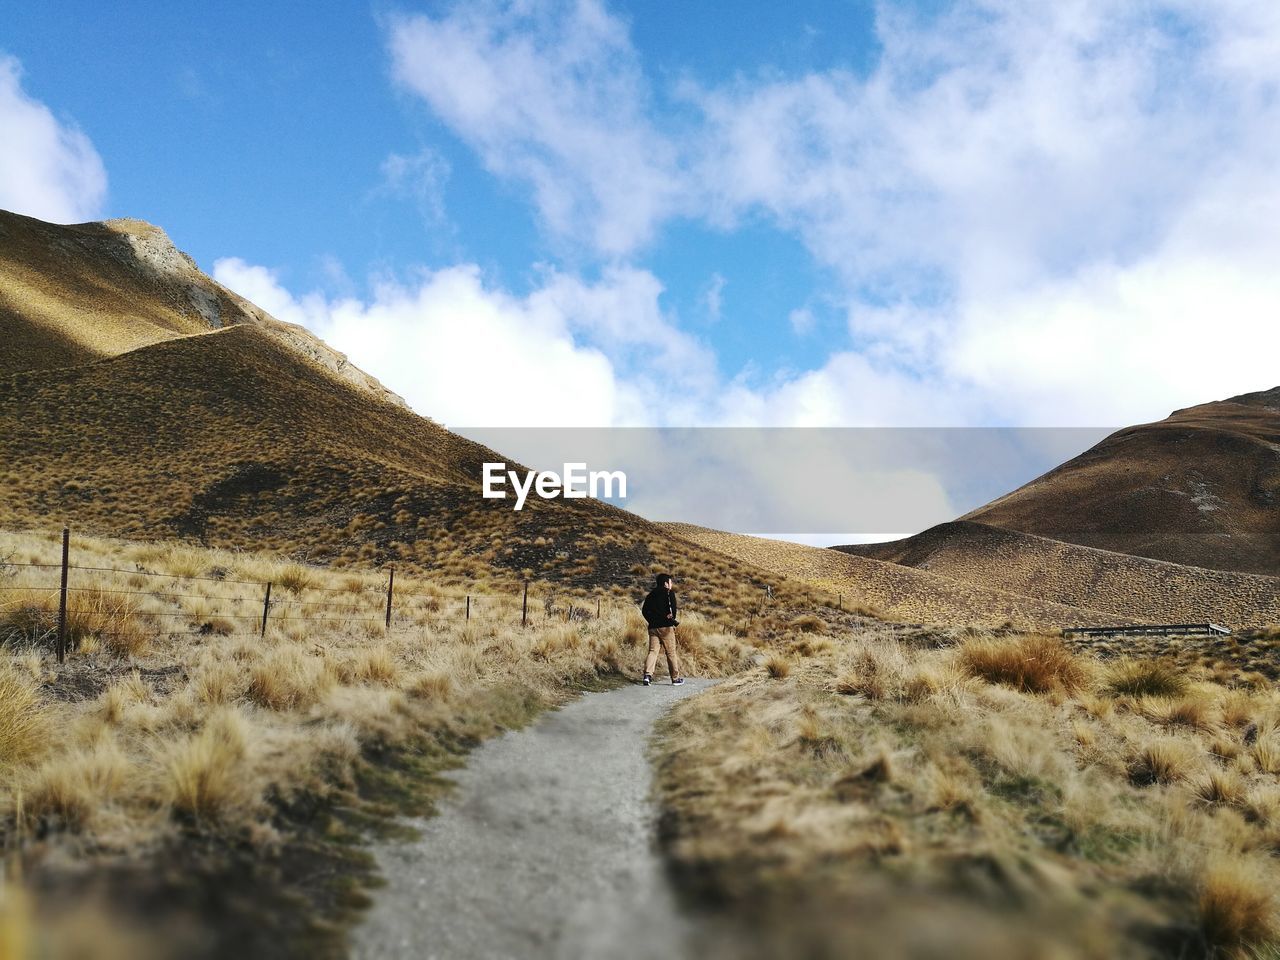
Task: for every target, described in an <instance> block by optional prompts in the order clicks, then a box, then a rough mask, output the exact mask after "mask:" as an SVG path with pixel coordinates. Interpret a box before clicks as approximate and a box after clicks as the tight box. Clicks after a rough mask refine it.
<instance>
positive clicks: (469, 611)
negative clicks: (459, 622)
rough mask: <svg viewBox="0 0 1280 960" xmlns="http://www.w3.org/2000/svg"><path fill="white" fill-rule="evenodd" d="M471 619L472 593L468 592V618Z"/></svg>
mask: <svg viewBox="0 0 1280 960" xmlns="http://www.w3.org/2000/svg"><path fill="white" fill-rule="evenodd" d="M470 619H471V594H469V593H468V594H467V620H470Z"/></svg>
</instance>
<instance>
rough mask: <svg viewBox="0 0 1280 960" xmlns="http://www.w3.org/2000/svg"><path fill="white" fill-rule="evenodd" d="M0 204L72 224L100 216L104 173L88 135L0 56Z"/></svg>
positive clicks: (8, 59) (13, 63) (13, 61)
mask: <svg viewBox="0 0 1280 960" xmlns="http://www.w3.org/2000/svg"><path fill="white" fill-rule="evenodd" d="M0 132H2V133H3V136H2V138H0V207H3V208H4V209H6V210H12V211H14V212H15V213H22V214H26V215H27V216H31V217H39V218H40V219H42V220H51V221H53V222H55V223H77V222H81V221H85V220H91V219H94V218H96V217H98V216H100V215H101V211H102V202H103V200H104V198H105V197H106V193H107V174H106V170H105V169H104V168H103V165H102V159H101V158H100V157H99V156H98V152H97V151H96V150H95V149H94V147H93V144H92V143H91V142H90V140H89V138H88V137H86V136H85V135H84V134H83V133H82V132H81V131H80V130H78V129H76V128H75V127H74V126H72V125H71V124H69V123H67V122H66V121H60V120H59V119H58V118H57V117H55V116H54V115H53V113H52V112H51V111H50V110H49V108H48V107H47V106H45V105H44V104H43V103H41V102H40V101H38V100H35V99H33V98H31V97H30V96H29V95H28V94H27V93H26V92H25V91H24V90H23V89H22V67H21V65H20V64H19V63H18V61H17V60H16V59H14V58H13V57H9V56H4V55H0Z"/></svg>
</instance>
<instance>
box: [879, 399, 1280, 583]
mask: <svg viewBox="0 0 1280 960" xmlns="http://www.w3.org/2000/svg"><path fill="white" fill-rule="evenodd" d="M960 519H962V520H975V521H978V522H980V523H983V524H987V525H988V526H993V527H1003V528H1004V529H1006V530H1017V531H1021V532H1022V533H1030V534H1034V535H1036V536H1041V537H1049V538H1051V539H1053V540H1061V541H1065V542H1066V543H1075V544H1080V545H1082V546H1087V547H1097V548H1099V549H1102V550H1111V551H1114V552H1116V553H1128V554H1132V555H1134V556H1139V557H1149V558H1151V559H1153V560H1166V561H1168V562H1170V563H1179V564H1184V565H1187V566H1192V567H1207V568H1210V569H1213V570H1233V571H1238V572H1242V573H1255V574H1263V575H1266V576H1280V387H1277V388H1275V389H1272V390H1268V391H1265V392H1262V393H1251V394H1245V395H1243V396H1239V397H1233V398H1231V399H1230V400H1223V401H1219V402H1215V403H1205V404H1202V405H1200V406H1196V407H1190V408H1188V409H1186V410H1179V411H1177V412H1175V413H1173V414H1172V415H1170V416H1169V417H1168V418H1166V419H1164V420H1161V421H1159V422H1158V423H1149V424H1144V425H1142V426H1136V427H1128V428H1126V429H1124V430H1120V431H1118V432H1116V433H1114V434H1112V435H1111V436H1109V437H1107V438H1106V439H1105V440H1103V441H1102V442H1101V443H1099V444H1098V445H1097V446H1095V447H1093V448H1092V449H1090V450H1088V451H1086V452H1085V453H1082V454H1081V455H1080V456H1078V457H1076V458H1074V459H1072V460H1069V461H1067V462H1066V463H1064V464H1062V466H1060V467H1057V468H1056V469H1054V470H1051V471H1049V472H1048V473H1047V474H1045V475H1044V476H1043V477H1040V478H1039V479H1036V480H1033V481H1031V482H1030V483H1028V484H1026V485H1025V486H1023V487H1020V488H1019V489H1017V490H1015V491H1013V492H1012V493H1009V494H1007V495H1005V496H1003V497H1001V498H999V499H998V500H995V501H993V502H992V503H989V504H987V505H986V506H984V507H980V508H979V509H977V510H974V511H972V512H971V513H969V514H966V515H965V516H964V517H961V518H960ZM871 555H875V554H871Z"/></svg>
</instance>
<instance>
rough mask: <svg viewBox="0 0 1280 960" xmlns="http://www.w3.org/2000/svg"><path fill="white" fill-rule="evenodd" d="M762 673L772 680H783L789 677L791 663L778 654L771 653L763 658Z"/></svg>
mask: <svg viewBox="0 0 1280 960" xmlns="http://www.w3.org/2000/svg"><path fill="white" fill-rule="evenodd" d="M764 671H765V673H767V674H768V675H769V676H770V677H772V678H773V679H774V680H785V679H786V678H787V677H789V676H791V661H790V660H788V659H787V658H786V657H784V656H782V654H779V653H771V654H769V656H767V657H765V660H764Z"/></svg>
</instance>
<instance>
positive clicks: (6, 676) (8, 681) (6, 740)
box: [0, 664, 50, 769]
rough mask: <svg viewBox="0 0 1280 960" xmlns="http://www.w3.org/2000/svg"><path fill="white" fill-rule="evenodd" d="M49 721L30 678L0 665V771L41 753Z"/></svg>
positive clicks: (38, 693) (45, 740)
mask: <svg viewBox="0 0 1280 960" xmlns="http://www.w3.org/2000/svg"><path fill="white" fill-rule="evenodd" d="M49 722H50V716H49V714H48V711H46V710H45V709H44V706H43V703H42V701H41V698H40V691H39V689H38V688H37V687H36V685H35V683H33V682H32V679H31V677H30V676H26V675H23V674H22V673H20V672H19V671H18V670H15V669H14V668H13V667H11V666H9V665H7V664H0V769H4V768H5V767H8V766H10V765H12V764H15V763H21V762H23V761H26V760H29V759H30V758H32V757H34V756H37V755H38V754H40V753H41V751H42V749H43V746H44V744H45V743H46V742H47V739H48V724H49Z"/></svg>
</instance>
